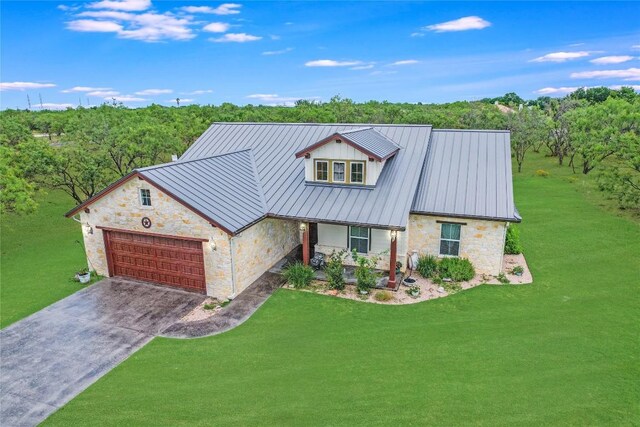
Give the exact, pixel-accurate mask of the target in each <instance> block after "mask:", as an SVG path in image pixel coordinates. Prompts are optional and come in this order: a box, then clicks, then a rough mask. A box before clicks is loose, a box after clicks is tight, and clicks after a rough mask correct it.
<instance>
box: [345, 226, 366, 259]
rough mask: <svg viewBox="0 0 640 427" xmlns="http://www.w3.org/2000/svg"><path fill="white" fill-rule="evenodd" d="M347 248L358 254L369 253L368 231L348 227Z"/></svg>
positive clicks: (361, 228)
mask: <svg viewBox="0 0 640 427" xmlns="http://www.w3.org/2000/svg"><path fill="white" fill-rule="evenodd" d="M349 248H350V249H352V250H353V249H355V250H356V252H358V253H359V254H366V253H369V229H368V228H366V227H349Z"/></svg>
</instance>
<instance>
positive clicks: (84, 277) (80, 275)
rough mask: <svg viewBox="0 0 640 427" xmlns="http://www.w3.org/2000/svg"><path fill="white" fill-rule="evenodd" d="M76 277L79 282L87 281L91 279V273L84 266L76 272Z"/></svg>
mask: <svg viewBox="0 0 640 427" xmlns="http://www.w3.org/2000/svg"><path fill="white" fill-rule="evenodd" d="M76 278H77V279H78V281H79V282H80V283H89V281H90V280H91V273H90V272H89V269H88V268H87V267H85V268H83V269H81V270H79V271H78V272H77V273H76Z"/></svg>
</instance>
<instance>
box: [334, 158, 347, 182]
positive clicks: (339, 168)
mask: <svg viewBox="0 0 640 427" xmlns="http://www.w3.org/2000/svg"><path fill="white" fill-rule="evenodd" d="M345 166H346V163H345V162H333V182H345V173H344V172H345Z"/></svg>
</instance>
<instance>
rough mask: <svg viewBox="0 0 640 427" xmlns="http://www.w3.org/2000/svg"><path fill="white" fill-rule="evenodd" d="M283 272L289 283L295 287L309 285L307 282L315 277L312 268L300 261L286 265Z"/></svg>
mask: <svg viewBox="0 0 640 427" xmlns="http://www.w3.org/2000/svg"><path fill="white" fill-rule="evenodd" d="M283 274H284V277H285V278H286V279H287V281H288V282H289V283H291V284H292V285H293V287H294V288H296V289H299V288H304V287H307V286H309V284H310V283H311V281H312V280H313V278H314V277H315V273H314V271H313V268H311V267H309V266H308V265H304V264H303V263H301V262H300V261H298V262H296V263H295V264H291V265H289V266H287V268H285V270H284V272H283Z"/></svg>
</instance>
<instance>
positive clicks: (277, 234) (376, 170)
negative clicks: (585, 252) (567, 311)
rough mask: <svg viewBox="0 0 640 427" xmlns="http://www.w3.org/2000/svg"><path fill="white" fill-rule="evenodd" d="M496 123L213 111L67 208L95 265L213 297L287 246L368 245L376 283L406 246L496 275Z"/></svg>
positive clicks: (500, 200) (324, 249)
mask: <svg viewBox="0 0 640 427" xmlns="http://www.w3.org/2000/svg"><path fill="white" fill-rule="evenodd" d="M508 136H509V135H508V133H506V132H497V131H436V130H432V129H431V127H430V126H391V125H315V124H313V125H312V124H246V123H245V124H243V123H240V124H230V123H229V124H214V125H213V126H212V127H211V128H210V129H209V130H208V131H207V132H205V134H203V136H202V137H200V138H199V139H198V141H196V142H195V143H194V144H193V145H192V147H191V148H190V149H189V150H188V151H187V152H186V153H185V154H184V155H183V156H182V157H181V159H180V160H179V161H176V162H173V163H169V164H164V165H158V166H152V167H149V168H143V169H139V170H136V171H134V172H132V173H131V174H129V175H128V176H126V177H124V178H123V179H121V180H120V181H118V182H116V183H114V184H113V185H111V186H110V187H108V188H107V189H105V190H103V191H102V192H101V193H99V194H98V195H96V196H95V197H93V198H92V199H90V200H88V201H86V202H84V203H83V204H81V205H79V206H78V207H76V208H75V209H73V210H72V211H70V212H69V213H68V214H67V215H68V216H74V217H75V218H76V219H77V220H78V221H79V222H81V224H82V229H83V236H84V243H85V248H86V252H87V259H88V263H89V267H90V269H92V270H94V271H96V272H97V273H98V274H101V275H104V276H125V277H132V278H135V279H139V280H143V281H149V282H155V283H159V284H162V285H166V286H173V287H178V288H180V289H184V290H188V291H194V292H200V293H206V294H207V295H210V296H214V297H217V298H220V299H224V298H233V297H234V296H235V295H237V294H238V293H240V292H242V290H244V289H245V288H246V287H247V286H249V285H250V284H251V283H252V282H253V281H254V280H256V279H257V278H258V277H259V276H260V275H261V274H263V273H264V272H265V271H267V270H268V269H269V268H270V267H272V266H273V265H274V264H275V263H277V262H278V261H279V260H281V259H282V258H283V257H284V256H286V255H287V254H288V253H290V252H291V251H292V250H294V249H295V248H296V247H298V246H300V245H301V246H302V252H303V260H304V262H309V258H310V257H311V256H313V254H314V253H316V252H321V253H324V254H326V255H328V254H330V253H331V252H332V251H334V250H335V251H340V250H346V251H349V252H350V251H351V250H356V252H358V253H360V254H363V255H366V256H369V255H379V256H380V262H379V264H378V268H380V269H384V270H389V279H388V283H389V285H388V286H389V287H390V288H395V287H396V278H395V268H392V266H395V265H396V262H397V261H400V262H401V263H402V266H403V268H404V267H405V266H406V259H407V256H408V255H409V254H411V253H412V252H413V251H417V252H418V253H420V254H434V255H438V256H460V257H464V258H468V259H469V260H470V261H471V262H472V263H473V264H474V266H475V268H476V271H477V272H478V273H484V274H490V275H497V274H498V273H499V272H500V271H501V267H502V253H503V248H504V238H505V232H506V227H507V226H508V224H509V223H510V222H517V221H519V220H520V218H519V216H518V214H517V211H516V210H515V207H514V206H513V195H512V190H511V164H510V152H509V141H508ZM481 159H489V160H487V161H485V160H481ZM483 162H484V163H483ZM485 163H486V164H485ZM350 262H351V258H350V257H347V258H346V259H345V263H347V264H348V263H350Z"/></svg>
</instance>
